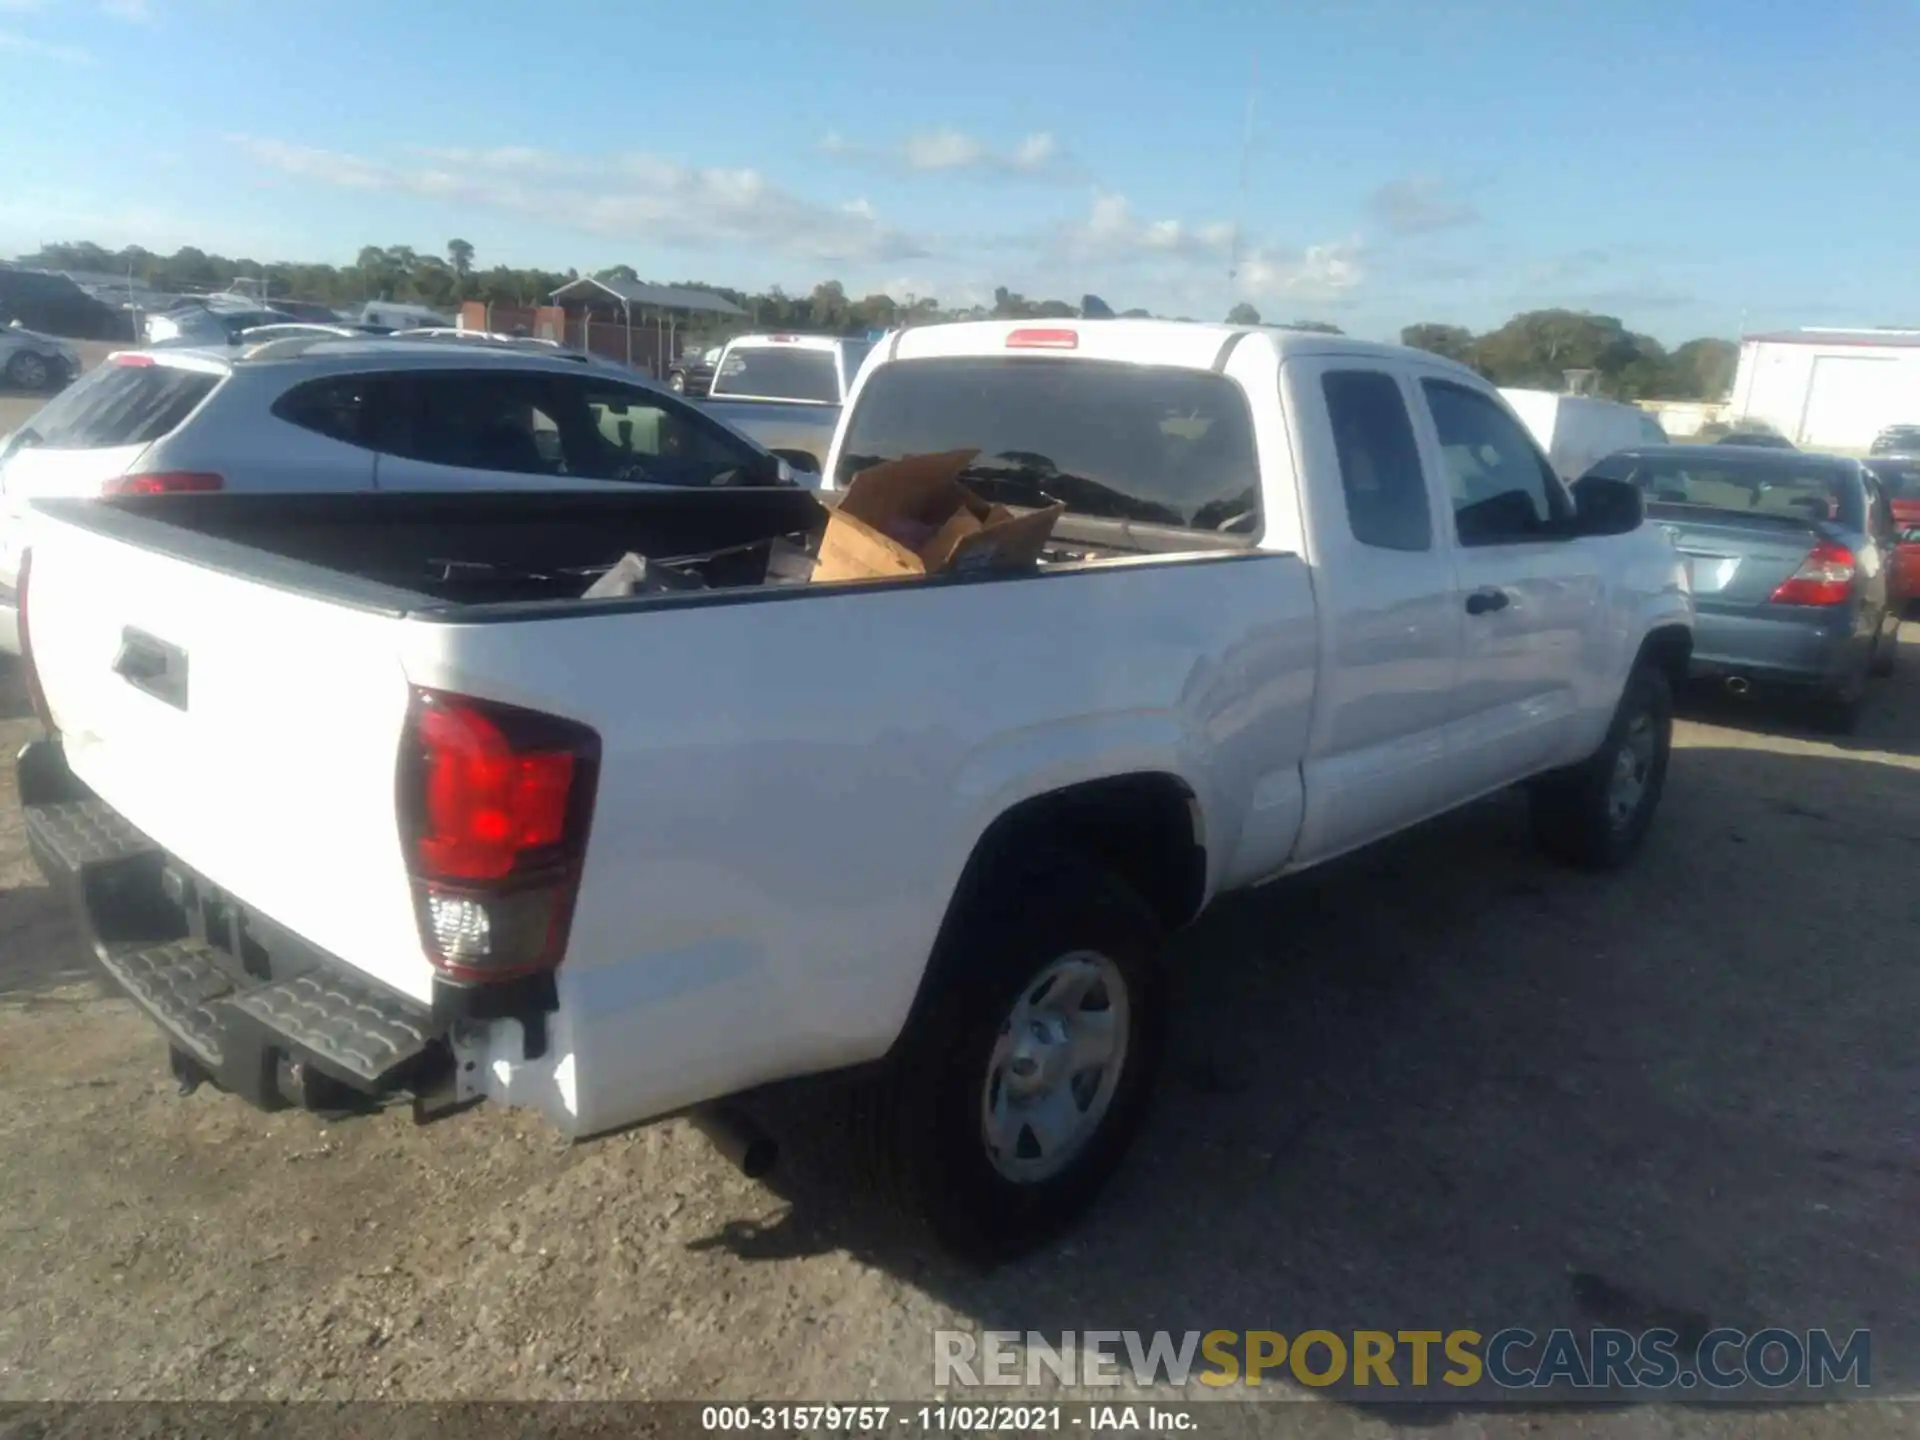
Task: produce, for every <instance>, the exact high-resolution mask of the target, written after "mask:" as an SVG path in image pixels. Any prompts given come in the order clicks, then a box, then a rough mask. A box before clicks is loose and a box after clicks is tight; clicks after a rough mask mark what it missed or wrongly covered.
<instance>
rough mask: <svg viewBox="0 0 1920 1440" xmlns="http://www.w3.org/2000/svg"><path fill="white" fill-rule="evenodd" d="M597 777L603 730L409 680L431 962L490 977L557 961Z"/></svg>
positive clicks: (412, 785)
mask: <svg viewBox="0 0 1920 1440" xmlns="http://www.w3.org/2000/svg"><path fill="white" fill-rule="evenodd" d="M599 778H600V737H599V736H598V735H597V734H595V733H594V732H593V731H592V730H590V729H588V728H587V727H586V726H584V725H578V724H575V723H574V722H573V721H571V720H562V719H559V718H557V717H555V716H551V715H542V714H540V713H538V712H536V711H532V710H523V709H520V708H519V707H518V706H513V705H500V704H496V703H494V702H492V701H486V700H473V699H469V698H467V697H465V696H460V695H448V694H443V693H441V692H438V691H434V690H424V689H419V688H416V689H415V690H414V692H413V705H412V708H411V710H410V711H409V713H408V717H407V731H406V738H405V739H404V740H403V742H402V745H401V751H400V774H399V810H400V826H401V838H402V840H403V841H404V843H405V846H406V851H407V864H408V869H409V871H410V872H411V874H412V876H413V894H414V907H415V912H416V914H417V916H418V919H419V923H420V939H421V942H422V943H423V944H424V945H425V947H426V952H427V959H428V960H430V961H431V962H432V963H433V965H434V967H435V968H436V969H438V970H440V971H441V972H442V973H443V974H445V975H447V976H448V977H450V978H452V979H455V980H461V981H493V980H506V979H511V978H514V977H517V976H522V975H531V974H536V973H539V972H541V971H548V970H552V969H553V968H554V967H556V966H557V965H559V963H560V959H561V957H562V956H563V955H564V954H565V953H566V949H567V932H568V930H569V929H570V928H571V926H572V924H573V907H574V900H575V898H576V897H577V896H578V894H579V889H580V868H581V864H582V862H583V861H584V860H585V858H586V851H587V832H588V830H589V828H590V827H591V825H592V821H593V801H594V794H595V791H596V790H597V789H598V786H599Z"/></svg>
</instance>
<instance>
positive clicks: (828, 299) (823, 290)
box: [808, 280, 853, 330]
mask: <svg viewBox="0 0 1920 1440" xmlns="http://www.w3.org/2000/svg"><path fill="white" fill-rule="evenodd" d="M808 304H809V306H810V307H811V309H812V311H813V323H814V324H816V325H818V326H820V327H821V328H822V329H826V330H844V329H846V328H847V324H848V322H849V321H850V320H851V319H852V318H853V307H852V306H851V305H849V304H848V303H847V287H846V286H844V285H842V284H841V283H840V282H839V281H838V280H822V281H821V282H820V283H819V284H818V285H816V286H814V287H813V294H812V295H811V296H810V297H809V299H808Z"/></svg>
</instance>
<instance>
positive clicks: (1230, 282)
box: [1227, 49, 1260, 309]
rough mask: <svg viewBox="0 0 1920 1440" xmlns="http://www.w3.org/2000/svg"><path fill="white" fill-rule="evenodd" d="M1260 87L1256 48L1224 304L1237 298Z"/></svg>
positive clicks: (1234, 207)
mask: <svg viewBox="0 0 1920 1440" xmlns="http://www.w3.org/2000/svg"><path fill="white" fill-rule="evenodd" d="M1259 89H1260V52H1259V50H1258V49H1256V50H1255V51H1254V52H1253V73H1252V75H1251V76H1250V77H1249V78H1248V81H1247V127H1246V132H1245V133H1244V134H1243V135H1242V136H1241V139H1240V187H1239V192H1238V193H1237V194H1236V195H1235V196H1234V201H1233V245H1232V249H1231V251H1230V252H1229V253H1228V256H1227V308H1228V309H1232V308H1233V306H1234V305H1235V304H1236V303H1237V302H1238V299H1239V294H1238V291H1239V279H1240V227H1241V224H1242V223H1243V222H1244V220H1245V219H1246V213H1247V171H1248V166H1249V164H1250V162H1251V160H1252V157H1253V101H1254V97H1255V95H1257V94H1258V93H1259Z"/></svg>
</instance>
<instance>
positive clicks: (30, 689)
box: [14, 550, 55, 735]
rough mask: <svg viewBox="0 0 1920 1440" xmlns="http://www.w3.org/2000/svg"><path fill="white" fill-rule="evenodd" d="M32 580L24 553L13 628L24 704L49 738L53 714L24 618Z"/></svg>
mask: <svg viewBox="0 0 1920 1440" xmlns="http://www.w3.org/2000/svg"><path fill="white" fill-rule="evenodd" d="M32 580H33V551H32V550H24V551H22V552H21V555H20V573H19V574H18V575H17V576H16V577H15V579H14V593H15V600H14V603H15V605H17V606H18V607H19V608H18V610H17V612H16V616H17V618H16V620H15V624H16V625H17V626H18V628H19V631H20V668H21V669H22V670H23V671H25V672H26V677H27V703H28V704H29V705H31V706H32V707H33V713H34V717H35V718H36V719H37V720H39V722H40V723H41V724H42V725H44V726H45V727H46V731H47V733H48V734H49V735H52V734H53V733H55V726H54V723H53V710H52V709H51V707H49V706H48V704H47V692H46V691H45V690H44V689H43V688H41V685H40V667H39V666H37V665H36V664H34V660H33V626H32V625H31V624H30V623H29V622H28V618H27V592H28V591H29V590H31V589H32V588H33V587H32Z"/></svg>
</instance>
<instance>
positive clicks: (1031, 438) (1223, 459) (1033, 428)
mask: <svg viewBox="0 0 1920 1440" xmlns="http://www.w3.org/2000/svg"><path fill="white" fill-rule="evenodd" d="M947 450H977V451H978V452H979V454H978V455H977V456H976V457H975V459H974V461H973V464H972V465H971V466H969V468H968V469H967V470H965V471H964V472H962V474H961V476H960V479H961V480H962V482H963V483H965V484H966V485H967V486H968V488H970V489H972V490H973V491H974V492H975V493H977V494H979V495H980V496H981V497H982V498H984V499H987V500H990V501H997V502H999V503H1002V504H1005V505H1011V506H1025V507H1029V508H1039V507H1041V506H1045V505H1048V504H1052V503H1054V502H1055V501H1059V502H1062V503H1064V504H1065V505H1066V507H1067V510H1068V512H1069V513H1070V514H1072V515H1077V516H1084V517H1087V518H1091V519H1099V520H1120V521H1131V522H1134V523H1136V524H1147V525H1160V526H1169V527H1174V528H1179V529H1188V530H1203V531H1212V532H1216V533H1219V534H1223V535H1232V536H1255V535H1258V533H1259V531H1260V525H1261V514H1260V466H1259V460H1258V456H1257V452H1256V450H1255V448H1254V438H1253V414H1252V411H1251V410H1250V408H1249V407H1248V405H1247V398H1246V396H1245V394H1244V393H1242V391H1241V389H1240V387H1239V385H1238V384H1236V383H1235V382H1234V381H1232V380H1230V379H1228V378H1227V377H1226V376H1224V375H1216V374H1213V373H1211V372H1208V371H1202V370H1189V369H1183V368H1179V367H1174V366H1155V365H1134V364H1123V363H1120V362H1116V361H1108V360H1079V359H1076V360H1066V359H1040V358H1023V359H1019V360H1007V359H1000V358H995V357H986V356H961V357H953V358H942V359H925V360H907V361H900V362H896V363H894V364H890V365H884V366H882V367H881V368H880V369H878V370H876V371H875V372H874V373H873V374H872V375H870V376H869V377H867V380H866V383H865V385H864V386H863V387H862V389H861V392H860V400H859V403H858V404H857V405H856V406H855V407H854V411H853V414H852V415H851V417H849V420H848V422H847V431H846V436H845V439H844V440H843V441H842V443H841V447H840V459H839V465H838V469H837V470H836V472H835V475H834V483H835V484H836V485H838V486H842V487H844V486H845V485H846V484H847V483H848V482H849V481H851V480H852V479H853V477H854V476H855V475H856V474H858V473H859V472H860V471H861V470H864V469H866V468H868V467H869V466H872V465H877V464H879V463H881V462H882V461H886V460H897V459H900V458H901V457H903V456H906V455H916V454H931V453H937V452H940V451H947Z"/></svg>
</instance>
